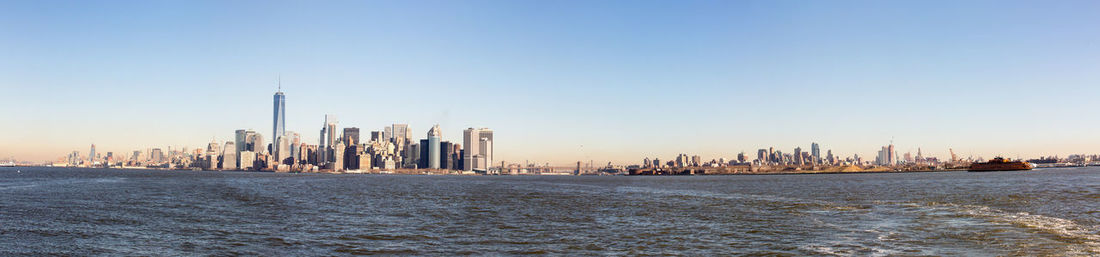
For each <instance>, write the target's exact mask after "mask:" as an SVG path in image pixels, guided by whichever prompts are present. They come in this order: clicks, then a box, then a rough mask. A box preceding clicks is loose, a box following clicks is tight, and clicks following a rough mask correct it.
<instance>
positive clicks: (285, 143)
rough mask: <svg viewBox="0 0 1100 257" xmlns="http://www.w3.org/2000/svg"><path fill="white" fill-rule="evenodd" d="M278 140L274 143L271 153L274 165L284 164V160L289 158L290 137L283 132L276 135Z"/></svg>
mask: <svg viewBox="0 0 1100 257" xmlns="http://www.w3.org/2000/svg"><path fill="white" fill-rule="evenodd" d="M278 140H279V141H278V142H277V143H276V144H274V145H275V146H274V148H275V152H274V153H273V155H274V156H275V163H276V165H278V164H284V163H286V160H287V159H289V158H290V149H289V148H290V139H289V138H287V137H286V135H285V134H284V135H283V136H280V137H278Z"/></svg>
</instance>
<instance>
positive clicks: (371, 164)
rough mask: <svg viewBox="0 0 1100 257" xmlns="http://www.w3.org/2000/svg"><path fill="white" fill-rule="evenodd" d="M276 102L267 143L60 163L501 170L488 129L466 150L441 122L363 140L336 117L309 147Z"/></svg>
mask: <svg viewBox="0 0 1100 257" xmlns="http://www.w3.org/2000/svg"><path fill="white" fill-rule="evenodd" d="M273 100H274V101H273V109H274V110H273V118H272V121H273V122H272V130H271V131H272V133H273V136H272V137H270V139H271V141H270V142H268V143H265V138H264V136H263V135H261V134H260V133H258V132H256V131H254V130H250V129H240V130H237V131H236V132H235V133H234V140H233V141H228V142H224V143H219V142H217V141H211V142H210V143H209V144H207V146H206V147H205V148H199V149H187V148H182V149H171V148H170V147H169V148H168V150H167V151H164V150H162V149H160V148H150V149H146V150H144V151H141V150H138V151H134V152H133V153H132V154H131V155H129V156H122V157H120V158H116V157H115V156H114V153H112V152H108V153H107V154H106V156H101V155H99V154H97V153H96V151H95V145H94V144H93V145H92V148H91V150H90V151H89V154H88V155H87V158H83V156H82V155H80V154H79V152H77V151H74V152H73V153H72V154H70V155H68V156H67V157H66V160H65V162H64V163H58V164H61V165H65V166H84V167H144V168H175V169H201V170H258V171H277V172H317V171H333V172H344V171H348V172H351V171H361V172H369V171H372V170H377V171H392V170H399V169H430V170H438V171H462V172H468V173H480V174H487V173H491V172H497V173H499V172H500V170H501V169H500V167H499V166H498V167H495V168H494V167H493V130H491V129H488V128H468V129H466V130H464V131H463V134H462V144H458V143H452V142H450V141H446V140H443V132H442V129H441V128H440V127H439V125H438V124H437V125H435V126H432V127H431V129H429V130H428V133H427V135H426V138H424V139H420V140H417V139H414V137H413V133H412V130H410V129H409V125H408V124H393V125H391V126H387V127H385V128H382V129H381V130H377V131H370V134H364V135H362V136H361V134H360V129H359V128H357V127H344V128H340V127H338V124H339V122H338V121H337V120H336V118H335V117H334V116H332V115H325V119H324V123H323V124H321V129H320V137H319V140H318V142H317V143H316V144H310V143H307V142H303V141H302V137H301V135H300V134H298V133H297V132H294V131H286V123H285V121H286V95H285V94H284V93H283V92H282V90H279V91H278V92H276V93H275V95H274V99H273Z"/></svg>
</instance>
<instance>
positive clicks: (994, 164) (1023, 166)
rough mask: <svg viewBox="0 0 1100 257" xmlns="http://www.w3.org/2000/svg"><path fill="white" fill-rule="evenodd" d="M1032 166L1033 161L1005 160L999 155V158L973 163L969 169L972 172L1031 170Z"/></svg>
mask: <svg viewBox="0 0 1100 257" xmlns="http://www.w3.org/2000/svg"><path fill="white" fill-rule="evenodd" d="M1031 168H1033V166H1031V163H1027V162H1022V161H1010V160H1005V158H1001V157H997V158H993V160H989V161H988V162H984V163H974V164H971V165H970V169H967V171H971V172H982V171H1009V170H1030V169H1031Z"/></svg>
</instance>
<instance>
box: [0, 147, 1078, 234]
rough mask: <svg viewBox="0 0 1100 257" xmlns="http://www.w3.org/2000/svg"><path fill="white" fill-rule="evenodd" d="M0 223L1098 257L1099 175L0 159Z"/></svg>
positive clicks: (52, 229) (47, 229)
mask: <svg viewBox="0 0 1100 257" xmlns="http://www.w3.org/2000/svg"><path fill="white" fill-rule="evenodd" d="M17 170H18V171H19V172H17ZM0 224H2V226H0V255H4V256H8V255H22V254H27V255H42V254H70V255H199V254H249V255H253V254H256V255H343V254H400V255H455V254H476V255H485V254H488V255H500V254H503V255H511V254H517V255H518V254H552V255H593V254H600V255H649V254H662V255H664V254H672V255H718V254H721V255H727V254H765V255H860V256H864V255H911V256H921V255H936V256H943V255H955V256H959V255H964V256H1002V255H1009V256H1012V255H1044V256H1050V255H1054V256H1062V255H1068V256H1075V255H1081V256H1088V255H1092V256H1095V255H1100V169H1098V168H1078V169H1053V170H1037V171H1030V172H994V173H966V172H944V173H908V174H844V175H757V176H696V177H572V176H541V177H538V176H518V177H479V176H389V175H328V174H273V173H241V172H191V171H131V170H102V169H98V170H91V169H53V168H0Z"/></svg>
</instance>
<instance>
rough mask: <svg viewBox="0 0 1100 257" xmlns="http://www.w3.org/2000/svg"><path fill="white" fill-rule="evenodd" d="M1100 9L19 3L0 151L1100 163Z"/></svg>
mask: <svg viewBox="0 0 1100 257" xmlns="http://www.w3.org/2000/svg"><path fill="white" fill-rule="evenodd" d="M1097 10H1100V2H1096V1H1058V2H1039V1H966V2H955V1H887V2H884V1H822V2H807V1H393V2H383V1H323V2H305V1H303V2H297V1H115V2H91V1H88V2H82V1H72V2H52V1H5V2H0V92H3V95H4V96H5V97H4V100H3V101H0V110H4V114H3V116H4V118H3V120H4V121H5V124H6V125H7V126H2V127H0V159H5V158H8V157H15V158H16V159H19V160H29V161H47V160H55V159H56V158H57V157H60V156H64V155H65V154H67V153H69V152H71V151H73V150H77V151H80V152H81V153H84V154H86V153H87V151H88V147H89V145H90V144H93V143H94V144H96V145H97V152H108V151H114V152H116V153H128V152H130V151H133V150H137V149H145V148H153V147H157V148H166V147H168V146H172V147H173V148H175V147H191V148H193V147H201V146H204V145H205V144H206V143H208V142H210V140H211V139H215V140H217V141H218V142H220V143H224V142H225V141H231V140H232V138H233V136H234V135H233V131H234V130H237V129H249V128H250V129H254V130H256V131H257V132H259V133H261V134H263V135H264V136H265V138H266V139H267V142H268V143H270V138H271V134H272V132H271V122H272V121H271V118H272V117H271V112H272V105H271V100H272V94H273V93H274V92H275V91H276V83H275V81H276V78H277V77H279V76H281V78H282V90H283V91H284V92H285V93H286V96H287V104H286V105H287V107H286V111H287V113H286V127H287V130H288V131H295V132H298V133H300V134H301V135H302V137H303V142H306V143H311V144H316V143H317V136H318V131H319V130H320V129H321V127H322V121H323V119H324V115H325V114H333V115H335V116H336V117H338V119H339V121H340V123H339V126H340V127H358V128H360V129H361V130H362V131H363V132H364V134H368V135H369V131H372V130H382V128H383V127H385V126H388V125H390V124H392V123H407V124H409V126H410V129H412V132H413V136H414V138H417V139H420V138H424V136H425V133H426V132H427V131H428V129H429V128H430V127H431V126H432V125H433V124H437V123H438V124H440V125H441V126H442V128H443V138H444V140H449V141H452V142H458V143H461V141H462V137H461V131H462V129H464V128H467V127H487V128H491V129H493V130H494V131H495V135H494V136H495V139H494V146H495V149H496V151H495V152H496V153H495V155H496V157H495V158H494V160H496V161H502V160H503V161H508V162H518V163H523V162H524V161H525V160H530V161H532V162H535V163H544V162H550V163H553V164H557V165H563V164H568V163H572V162H576V161H578V160H584V161H588V160H594V161H595V162H596V164H602V163H606V162H607V161H613V162H615V163H616V164H635V163H639V162H640V161H641V160H642V159H643V158H645V157H651V158H652V157H656V158H660V159H662V160H667V159H669V158H673V157H675V156H676V154H679V153H687V154H689V155H701V156H703V157H704V159H706V160H710V159H717V158H720V157H725V158H733V157H736V155H737V153H739V152H742V151H743V152H745V153H746V154H748V155H750V156H753V157H754V156H755V151H756V149H759V148H768V147H776V148H777V149H780V150H782V151H784V152H789V151H791V150H792V149H794V148H795V147H802V148H803V149H809V147H810V143H811V142H817V143H820V144H821V147H822V151H824V150H828V149H831V150H833V153H834V154H837V155H841V156H844V157H848V156H851V155H852V154H859V155H860V156H863V157H865V158H873V156H874V153H875V151H877V150H878V149H879V147H881V146H883V145H886V144H889V143H890V141H891V140H893V142H894V144H895V145H896V146H897V150H898V152H899V153H905V152H913V153H914V154H915V153H916V151H917V148H918V147H919V148H921V149H922V150H923V152H924V153H925V154H926V155H930V156H936V157H940V158H941V159H946V158H947V157H948V153H947V151H948V148H953V149H955V151H956V153H958V154H959V155H960V156H962V157H966V156H982V157H986V158H990V157H993V156H997V155H1002V156H1007V157H1013V158H1015V157H1023V158H1034V157H1039V156H1049V155H1060V156H1065V155H1068V154H1076V153H1100V149H1098V147H1097V146H1100V134H1098V133H1096V132H1095V129H1094V128H1095V127H1097V126H1100V122H1098V121H1097V120H1096V119H1094V118H1090V116H1089V115H1088V110H1095V109H1100V101H1097V100H1096V98H1097V96H1100V87H1098V86H1097V85H1100V73H1098V72H1097V71H1098V70H1100V33H1098V32H1097V30H1096V28H1097V27H1100V16H1097V15H1096V11H1097Z"/></svg>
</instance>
